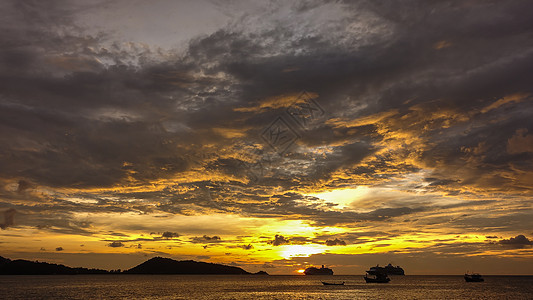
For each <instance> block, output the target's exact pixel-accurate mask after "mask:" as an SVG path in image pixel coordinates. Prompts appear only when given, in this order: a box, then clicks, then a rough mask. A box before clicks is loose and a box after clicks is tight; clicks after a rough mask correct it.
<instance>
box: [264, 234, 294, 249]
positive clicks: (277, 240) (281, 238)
mask: <svg viewBox="0 0 533 300" xmlns="http://www.w3.org/2000/svg"><path fill="white" fill-rule="evenodd" d="M289 243H290V241H289V239H287V238H285V237H284V236H282V235H279V234H276V236H275V237H274V240H272V241H270V242H269V244H272V246H280V245H286V244H289Z"/></svg>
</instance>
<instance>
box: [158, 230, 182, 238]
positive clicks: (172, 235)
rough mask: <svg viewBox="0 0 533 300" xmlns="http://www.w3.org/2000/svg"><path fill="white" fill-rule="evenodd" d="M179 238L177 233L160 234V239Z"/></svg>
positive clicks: (166, 232)
mask: <svg viewBox="0 0 533 300" xmlns="http://www.w3.org/2000/svg"><path fill="white" fill-rule="evenodd" d="M179 236H180V235H179V234H178V233H177V232H170V231H165V232H163V233H162V234H161V237H162V238H164V239H173V238H178V237H179Z"/></svg>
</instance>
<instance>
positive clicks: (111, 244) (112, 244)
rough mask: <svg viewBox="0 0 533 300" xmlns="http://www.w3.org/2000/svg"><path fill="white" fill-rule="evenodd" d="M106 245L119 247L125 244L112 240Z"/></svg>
mask: <svg viewBox="0 0 533 300" xmlns="http://www.w3.org/2000/svg"><path fill="white" fill-rule="evenodd" d="M107 246H108V247H111V248H119V247H124V246H125V245H124V243H122V242H119V241H114V242H111V243H109V244H107Z"/></svg>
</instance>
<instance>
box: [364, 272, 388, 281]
mask: <svg viewBox="0 0 533 300" xmlns="http://www.w3.org/2000/svg"><path fill="white" fill-rule="evenodd" d="M368 275H369V274H367V275H365V277H363V278H364V279H365V281H366V283H388V282H389V281H390V278H389V277H388V276H387V274H378V275H370V276H368Z"/></svg>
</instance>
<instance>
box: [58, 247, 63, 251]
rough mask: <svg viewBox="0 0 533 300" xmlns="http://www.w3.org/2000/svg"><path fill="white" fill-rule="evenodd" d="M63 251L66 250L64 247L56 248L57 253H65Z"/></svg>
mask: <svg viewBox="0 0 533 300" xmlns="http://www.w3.org/2000/svg"><path fill="white" fill-rule="evenodd" d="M63 250H64V249H63V247H57V248H56V251H63Z"/></svg>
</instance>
